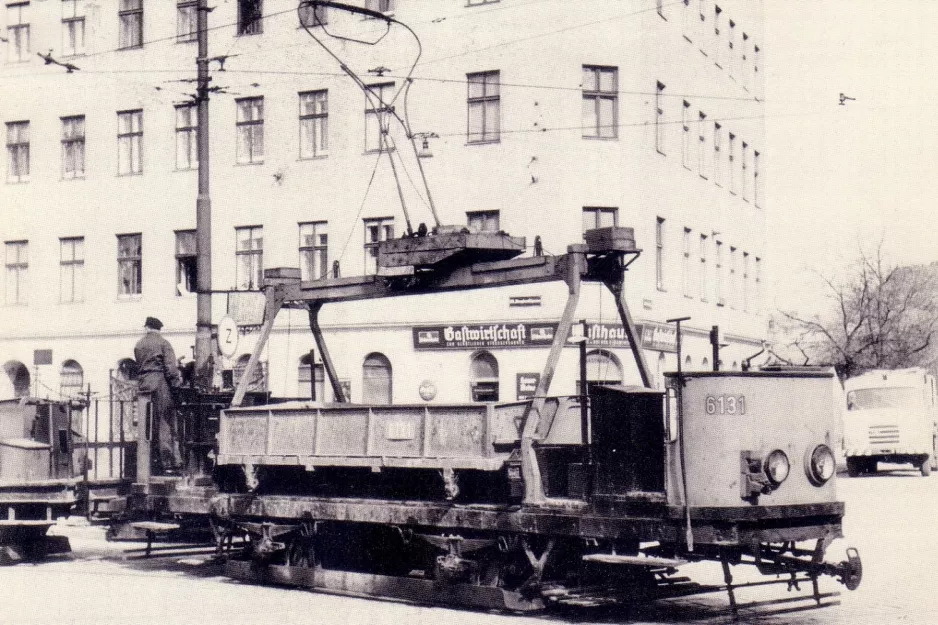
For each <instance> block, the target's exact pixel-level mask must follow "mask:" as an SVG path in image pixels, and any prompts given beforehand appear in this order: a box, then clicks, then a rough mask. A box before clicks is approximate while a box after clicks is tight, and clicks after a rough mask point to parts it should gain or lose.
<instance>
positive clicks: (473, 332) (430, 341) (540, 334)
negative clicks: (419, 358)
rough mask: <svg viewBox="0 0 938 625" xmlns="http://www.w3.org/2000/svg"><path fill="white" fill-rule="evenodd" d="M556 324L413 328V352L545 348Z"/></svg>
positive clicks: (551, 339) (505, 323) (493, 324)
mask: <svg viewBox="0 0 938 625" xmlns="http://www.w3.org/2000/svg"><path fill="white" fill-rule="evenodd" d="M556 332H557V324H556V323H518V322H500V323H485V324H471V325H470V324H464V325H447V326H418V327H415V328H414V349H477V348H496V347H547V346H549V345H550V344H551V343H552V342H553V340H554V334H556Z"/></svg>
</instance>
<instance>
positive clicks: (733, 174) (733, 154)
mask: <svg viewBox="0 0 938 625" xmlns="http://www.w3.org/2000/svg"><path fill="white" fill-rule="evenodd" d="M729 134H730V149H729V165H728V167H729V170H730V171H729V174H730V193H732V194H733V195H736V135H734V134H733V133H732V132H731V133H729Z"/></svg>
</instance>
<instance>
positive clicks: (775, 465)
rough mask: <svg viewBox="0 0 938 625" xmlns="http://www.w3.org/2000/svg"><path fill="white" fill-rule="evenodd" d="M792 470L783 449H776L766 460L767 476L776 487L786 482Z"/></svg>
mask: <svg viewBox="0 0 938 625" xmlns="http://www.w3.org/2000/svg"><path fill="white" fill-rule="evenodd" d="M790 469H791V464H789V462H788V456H786V455H785V452H784V451H782V450H781V449H776V450H775V451H773V452H772V453H770V454H769V456H768V458H766V459H765V475H766V477H768V478H769V481H770V482H772V484H774V485H775V486H778V485H779V484H781V483H782V482H784V481H785V478H787V477H788V471H789V470H790Z"/></svg>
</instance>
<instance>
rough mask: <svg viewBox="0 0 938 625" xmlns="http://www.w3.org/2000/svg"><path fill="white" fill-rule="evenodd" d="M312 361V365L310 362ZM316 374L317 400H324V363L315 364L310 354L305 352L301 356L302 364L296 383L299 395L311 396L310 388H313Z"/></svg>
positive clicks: (298, 370)
mask: <svg viewBox="0 0 938 625" xmlns="http://www.w3.org/2000/svg"><path fill="white" fill-rule="evenodd" d="M311 363H312V366H310V364H311ZM313 376H315V388H316V397H315V399H316V401H324V400H325V393H326V386H325V379H326V378H325V372H324V370H323V366H322V364H315V363H314V362H313V359H312V356H311V355H310V354H305V355H304V356H303V357H302V358H300V366H299V367H298V369H297V376H296V384H297V389H298V391H299V392H298V393H297V395H298V396H299V397H311V396H312V394H311V393H310V390H311V389H312V388H313V385H312V381H313V379H314V378H313Z"/></svg>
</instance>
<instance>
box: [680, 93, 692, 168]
mask: <svg viewBox="0 0 938 625" xmlns="http://www.w3.org/2000/svg"><path fill="white" fill-rule="evenodd" d="M691 149H692V144H691V141H690V102H688V101H687V100H684V106H682V107H681V164H683V165H684V167H686V168H687V169H690V154H691Z"/></svg>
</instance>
